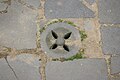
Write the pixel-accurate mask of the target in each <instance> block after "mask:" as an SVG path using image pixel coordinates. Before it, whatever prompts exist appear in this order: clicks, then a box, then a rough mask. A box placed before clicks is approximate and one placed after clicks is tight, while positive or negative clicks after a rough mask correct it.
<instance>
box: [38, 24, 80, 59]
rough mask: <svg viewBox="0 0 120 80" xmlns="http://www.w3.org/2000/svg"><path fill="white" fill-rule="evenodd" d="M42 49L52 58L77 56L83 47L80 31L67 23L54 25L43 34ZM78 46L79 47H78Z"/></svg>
mask: <svg viewBox="0 0 120 80" xmlns="http://www.w3.org/2000/svg"><path fill="white" fill-rule="evenodd" d="M40 41H41V48H42V50H43V51H45V52H46V54H47V55H48V56H50V57H54V58H60V57H64V58H67V57H70V56H73V55H75V54H76V53H77V52H78V51H79V49H80V46H78V44H79V45H81V44H80V43H74V42H75V41H81V37H80V34H79V30H77V29H76V28H75V27H74V26H72V25H70V24H67V23H62V22H61V23H54V24H51V25H49V26H48V27H47V28H46V29H45V30H44V31H43V32H42V33H41V40H40ZM76 44H77V45H76Z"/></svg>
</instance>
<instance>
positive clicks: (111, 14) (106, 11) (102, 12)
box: [99, 0, 120, 24]
mask: <svg viewBox="0 0 120 80" xmlns="http://www.w3.org/2000/svg"><path fill="white" fill-rule="evenodd" d="M119 5H120V0H99V18H100V23H111V24H119V23H120V6H119Z"/></svg>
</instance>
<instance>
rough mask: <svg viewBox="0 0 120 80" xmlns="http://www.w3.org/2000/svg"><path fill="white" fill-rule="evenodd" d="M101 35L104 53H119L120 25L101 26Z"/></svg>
mask: <svg viewBox="0 0 120 80" xmlns="http://www.w3.org/2000/svg"><path fill="white" fill-rule="evenodd" d="M101 37H102V49H103V53H104V54H112V55H113V54H120V27H117V26H101Z"/></svg>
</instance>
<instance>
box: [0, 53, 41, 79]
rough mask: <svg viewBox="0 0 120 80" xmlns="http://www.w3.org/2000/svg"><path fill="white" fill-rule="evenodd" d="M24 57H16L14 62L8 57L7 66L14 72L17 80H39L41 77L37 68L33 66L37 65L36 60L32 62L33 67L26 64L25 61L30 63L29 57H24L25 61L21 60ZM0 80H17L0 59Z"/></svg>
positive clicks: (3, 60)
mask: <svg viewBox="0 0 120 80" xmlns="http://www.w3.org/2000/svg"><path fill="white" fill-rule="evenodd" d="M21 57H25V56H21V55H20V56H18V57H17V59H16V60H12V59H10V58H9V57H8V61H9V64H10V65H11V67H12V68H13V70H14V71H15V73H16V75H17V77H18V79H19V80H41V76H40V74H39V67H40V65H39V67H36V66H35V65H38V60H34V61H33V63H35V64H34V65H32V64H29V63H27V60H28V61H30V60H29V59H26V58H30V55H29V56H28V55H27V56H26V58H25V59H26V61H25V59H24V58H23V59H22V58H21ZM0 80H17V79H16V77H15V75H14V73H13V72H12V70H11V69H10V67H8V64H7V63H6V61H5V59H0Z"/></svg>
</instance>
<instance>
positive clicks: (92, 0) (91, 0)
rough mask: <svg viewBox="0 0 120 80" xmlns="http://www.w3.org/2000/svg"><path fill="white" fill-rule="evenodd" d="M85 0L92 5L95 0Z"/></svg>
mask: <svg viewBox="0 0 120 80" xmlns="http://www.w3.org/2000/svg"><path fill="white" fill-rule="evenodd" d="M85 1H87V2H88V3H89V4H90V5H92V4H93V3H95V1H96V0H85Z"/></svg>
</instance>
